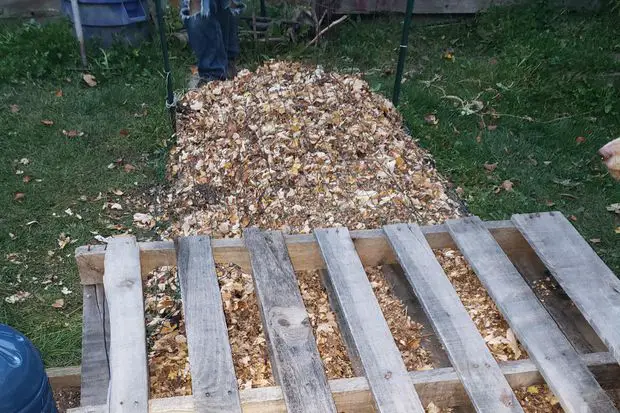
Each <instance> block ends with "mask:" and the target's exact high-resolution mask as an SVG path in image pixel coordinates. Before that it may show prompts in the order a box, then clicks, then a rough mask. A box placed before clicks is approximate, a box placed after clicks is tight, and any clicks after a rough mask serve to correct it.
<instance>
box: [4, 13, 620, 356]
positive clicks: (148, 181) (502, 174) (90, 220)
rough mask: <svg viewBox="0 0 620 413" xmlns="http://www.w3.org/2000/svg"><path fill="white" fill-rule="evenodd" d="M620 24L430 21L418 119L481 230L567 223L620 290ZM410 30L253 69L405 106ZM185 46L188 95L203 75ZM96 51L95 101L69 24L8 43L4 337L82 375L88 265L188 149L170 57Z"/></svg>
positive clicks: (415, 90) (414, 54)
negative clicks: (498, 222)
mask: <svg viewBox="0 0 620 413" xmlns="http://www.w3.org/2000/svg"><path fill="white" fill-rule="evenodd" d="M172 19H174V17H172ZM617 21H618V16H617V14H612V13H609V12H602V13H600V14H573V13H568V12H566V11H563V10H559V9H546V8H544V7H543V6H540V5H539V4H532V5H531V6H528V7H524V6H520V7H515V8H507V9H494V10H491V11H490V12H488V13H486V14H484V15H481V16H478V17H476V18H469V19H451V20H447V21H442V22H441V23H440V24H437V23H434V24H430V23H429V22H428V21H426V22H425V23H424V24H421V23H420V22H419V21H417V20H416V21H414V28H413V30H412V33H411V37H410V48H409V56H408V61H407V65H406V78H405V82H404V83H403V85H402V87H403V89H402V93H401V103H400V109H401V111H402V113H403V116H404V118H405V121H406V124H407V126H408V128H409V129H410V131H411V135H412V136H413V137H414V138H415V139H418V140H419V142H420V144H421V145H422V146H424V147H427V148H428V149H429V150H430V152H431V153H432V154H433V155H434V157H435V160H436V162H437V165H438V168H439V170H440V171H441V172H442V173H443V174H444V175H445V176H446V177H448V178H449V179H450V180H451V181H452V182H453V185H454V188H455V190H456V191H457V192H458V193H460V194H462V198H463V199H464V201H465V202H466V204H467V207H468V208H469V210H470V211H471V212H472V213H474V214H477V215H479V216H481V217H482V218H484V219H506V218H509V217H510V215H511V214H512V213H516V212H530V211H546V210H556V209H557V210H560V211H562V212H564V213H565V214H566V215H567V216H570V217H571V219H572V220H573V223H574V225H575V226H576V227H577V228H578V229H579V231H580V232H581V233H582V234H583V236H584V237H585V238H586V239H588V240H590V242H591V244H592V246H593V247H594V248H595V249H596V251H597V252H598V253H599V254H600V255H601V257H602V258H603V259H604V260H605V261H606V262H607V264H608V265H610V267H611V268H612V269H613V270H614V271H615V272H616V273H620V242H619V239H620V235H619V234H618V233H617V231H620V229H618V227H619V226H620V218H619V217H618V215H617V214H614V213H613V212H610V211H607V209H606V207H607V206H608V205H610V204H613V203H618V202H620V185H619V184H618V183H615V182H614V181H613V180H612V179H611V178H610V177H609V175H608V174H607V173H606V171H605V170H604V168H603V166H602V165H601V163H600V160H599V157H598V156H597V155H596V151H597V150H598V148H599V147H600V146H602V145H603V144H604V143H606V142H607V141H609V140H611V139H613V138H616V137H618V136H620V92H619V90H620V76H619V73H620V40H618V39H620V30H619V29H618V25H617ZM171 23H174V21H173V20H172V21H171ZM401 25H402V21H400V20H399V19H397V18H390V17H370V18H360V19H358V18H352V19H349V21H347V22H345V23H343V24H341V25H340V26H338V27H336V28H334V29H333V30H332V34H331V36H328V38H327V39H326V40H325V41H323V42H322V43H321V44H320V45H319V46H318V47H317V48H310V49H306V50H303V46H300V47H297V46H293V47H291V46H289V45H280V46H269V47H268V46H264V45H255V44H254V43H252V42H247V43H245V44H244V45H243V46H244V47H243V61H242V62H241V64H240V65H241V66H246V67H250V68H251V67H255V66H256V65H257V64H259V62H260V61H261V60H264V59H266V58H271V57H278V58H292V59H304V60H307V61H309V62H311V63H320V64H323V65H325V66H326V67H328V68H337V69H339V70H343V71H345V70H346V71H361V72H363V73H364V74H365V77H366V78H367V80H368V81H369V82H370V84H371V85H372V87H373V88H374V89H375V90H377V91H379V92H382V93H385V94H386V95H388V96H391V88H392V84H393V79H394V74H393V72H394V69H395V66H396V52H397V47H398V41H399V37H400V29H401ZM170 45H171V55H172V65H173V74H174V76H175V84H176V87H177V88H181V87H182V85H183V84H184V83H185V79H186V77H187V74H188V73H189V66H190V65H191V63H192V57H191V54H190V53H189V51H188V50H186V49H184V48H182V47H180V46H179V45H178V44H177V43H175V42H174V41H171V43H170ZM88 50H89V59H90V65H91V67H90V73H92V74H93V75H94V76H95V77H96V80H97V82H98V83H97V85H96V86H94V87H89V86H88V85H87V84H86V83H85V82H84V81H83V79H82V72H81V71H80V70H79V56H78V55H77V47H76V45H75V43H74V41H73V39H72V37H71V33H70V27H69V25H68V24H67V23H66V22H63V21H61V22H53V23H50V24H46V25H44V26H38V25H35V24H26V25H23V24H17V23H16V24H11V25H4V26H2V27H0V59H1V60H2V63H3V64H2V65H0V122H1V124H2V126H3V127H2V133H3V150H2V151H1V152H0V187H1V188H2V191H1V192H0V210H1V211H2V213H1V214H0V257H1V258H0V259H1V261H0V298H1V299H2V300H1V301H0V322H4V323H8V324H10V325H13V326H15V327H16V328H18V329H20V330H21V331H23V332H24V333H26V334H27V335H28V336H29V337H31V338H32V339H33V341H34V342H35V344H36V345H37V346H38V347H39V348H40V349H41V351H42V353H43V355H44V358H45V361H46V363H47V364H48V365H50V366H63V365H72V364H78V363H79V361H80V340H81V311H80V310H81V307H80V306H81V288H80V286H79V282H78V276H77V272H76V269H75V266H74V261H73V249H74V247H75V246H77V245H82V244H86V243H88V242H92V241H93V237H94V236H95V235H97V234H100V235H103V236H108V235H111V234H115V233H119V232H123V231H125V227H126V226H129V225H130V223H131V220H132V214H133V212H135V211H133V210H131V206H130V205H129V203H128V202H127V199H128V198H130V197H131V196H132V195H133V194H138V193H142V192H144V191H146V190H148V188H151V187H153V186H156V185H160V184H162V183H164V164H165V161H166V150H167V147H168V146H169V144H170V143H171V142H172V139H171V134H172V131H171V130H170V127H169V123H168V117H167V113H166V110H165V108H164V106H163V101H164V97H165V89H164V76H163V74H162V71H161V61H160V52H159V49H158V45H157V42H155V43H148V44H145V45H143V46H142V47H141V48H140V49H135V50H134V49H129V48H123V47H115V48H113V49H111V50H107V51H103V50H101V49H99V48H98V47H96V45H89V47H88ZM446 51H448V52H450V55H452V58H449V56H448V55H447V54H446ZM60 91H61V92H60ZM430 115H433V116H430ZM425 118H426V120H425ZM44 120H45V121H51V122H53V124H50V122H45V123H47V125H46V124H44V123H42V121H44ZM435 123H436V124H435ZM63 130H64V131H65V132H64V133H63ZM82 133H83V135H82ZM74 135H77V136H74ZM485 164H486V167H485ZM116 203H117V204H119V205H120V206H121V207H122V208H123V209H120V210H119V209H112V208H111V207H112V205H113V204H116ZM104 207H105V208H104ZM115 208H116V207H115ZM138 235H139V236H140V237H149V236H151V235H152V234H148V233H146V234H138ZM20 292H23V293H29V294H30V295H29V296H28V297H27V298H24V299H23V301H20V299H19V295H18V296H16V295H15V294H16V293H20ZM22 295H23V294H22ZM6 297H9V300H11V298H12V299H15V300H17V302H15V303H9V302H7V301H6V300H5V298H6ZM59 299H62V300H63V301H64V302H63V303H62V306H60V304H61V303H60V302H58V301H57V300H59ZM55 303H56V304H55ZM53 304H55V306H56V307H60V308H55V307H53V306H52V305H53Z"/></svg>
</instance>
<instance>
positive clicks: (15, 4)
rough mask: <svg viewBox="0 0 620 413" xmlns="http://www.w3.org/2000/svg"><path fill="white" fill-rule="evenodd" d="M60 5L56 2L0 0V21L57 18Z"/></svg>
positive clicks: (46, 0)
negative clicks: (6, 19) (4, 19)
mask: <svg viewBox="0 0 620 413" xmlns="http://www.w3.org/2000/svg"><path fill="white" fill-rule="evenodd" d="M60 5H61V3H60V2H59V1H57V0H2V1H0V19H3V18H24V17H27V18H32V17H46V16H57V15H59V14H60Z"/></svg>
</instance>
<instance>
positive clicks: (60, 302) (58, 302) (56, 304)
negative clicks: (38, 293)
mask: <svg viewBox="0 0 620 413" xmlns="http://www.w3.org/2000/svg"><path fill="white" fill-rule="evenodd" d="M64 306H65V300H64V299H62V298H59V299H58V300H56V301H54V304H52V307H54V308H63V307H64Z"/></svg>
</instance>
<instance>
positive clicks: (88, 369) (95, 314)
mask: <svg viewBox="0 0 620 413" xmlns="http://www.w3.org/2000/svg"><path fill="white" fill-rule="evenodd" d="M82 318H83V323H82V366H81V370H82V381H81V393H80V403H81V404H82V405H83V406H89V405H97V404H104V403H106V402H107V400H108V385H109V383H110V360H109V349H110V347H109V343H110V317H109V311H108V309H107V304H106V300H105V295H104V291H103V285H102V284H94V285H84V286H83V307H82Z"/></svg>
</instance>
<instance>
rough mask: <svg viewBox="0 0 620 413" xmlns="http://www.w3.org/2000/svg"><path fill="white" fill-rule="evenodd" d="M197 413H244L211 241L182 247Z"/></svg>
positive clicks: (186, 241)
mask: <svg viewBox="0 0 620 413" xmlns="http://www.w3.org/2000/svg"><path fill="white" fill-rule="evenodd" d="M177 263H178V275H179V281H180V285H181V296H182V299H183V315H184V317H185V330H186V333H187V347H188V353H189V365H190V372H191V375H192V395H193V400H194V411H195V412H197V413H217V412H221V413H236V412H239V413H240V412H241V401H240V400H239V390H238V386H237V378H236V376H235V369H234V365H233V359H232V352H231V349H230V343H229V342H228V329H227V327H226V318H225V316H224V310H223V307H222V297H221V294H220V287H219V284H218V281H217V274H216V272H215V262H214V261H213V255H212V253H211V239H210V238H209V237H208V236H196V237H183V238H179V239H178V241H177Z"/></svg>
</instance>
